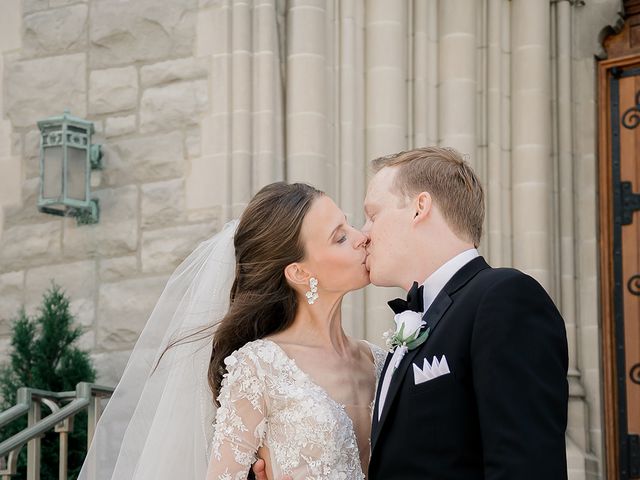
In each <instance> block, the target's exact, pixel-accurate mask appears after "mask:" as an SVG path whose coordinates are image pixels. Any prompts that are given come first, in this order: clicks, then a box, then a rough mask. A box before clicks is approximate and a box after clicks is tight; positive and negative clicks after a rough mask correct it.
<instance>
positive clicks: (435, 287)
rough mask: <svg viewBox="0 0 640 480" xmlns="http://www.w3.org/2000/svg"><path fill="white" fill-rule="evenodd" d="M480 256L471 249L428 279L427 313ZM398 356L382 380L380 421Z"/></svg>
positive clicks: (425, 296) (379, 407)
mask: <svg viewBox="0 0 640 480" xmlns="http://www.w3.org/2000/svg"><path fill="white" fill-rule="evenodd" d="M479 255H480V254H479V253H478V250H476V249H475V248H470V249H469V250H465V251H464V252H462V253H459V254H458V255H456V256H455V257H453V258H452V259H451V260H448V261H447V262H446V263H445V264H444V265H442V266H441V267H440V268H438V269H437V270H436V271H435V272H433V273H432V274H431V275H429V278H427V279H426V280H425V281H424V283H423V292H422V294H423V300H424V311H425V312H426V311H427V310H428V309H429V307H430V306H431V304H432V303H433V301H434V300H435V299H436V297H437V296H438V294H439V293H440V291H441V290H442V289H443V288H444V286H445V285H446V284H447V282H448V281H449V280H451V279H452V278H453V276H454V275H455V274H456V273H457V272H458V270H460V269H461V268H462V267H464V266H465V265H466V264H467V263H469V262H470V261H471V260H473V259H474V258H476V257H478V256H479ZM398 355H401V349H400V348H396V349H395V351H394V352H393V357H392V358H391V361H390V362H389V366H388V367H387V370H386V372H385V374H384V379H383V380H382V388H381V389H380V401H379V402H378V420H380V417H381V416H382V409H383V407H384V401H385V400H386V398H387V393H388V392H389V385H390V384H391V378H392V377H393V372H394V371H395V368H393V365H395V364H396V362H397V361H398V359H397V358H396V357H397V356H398Z"/></svg>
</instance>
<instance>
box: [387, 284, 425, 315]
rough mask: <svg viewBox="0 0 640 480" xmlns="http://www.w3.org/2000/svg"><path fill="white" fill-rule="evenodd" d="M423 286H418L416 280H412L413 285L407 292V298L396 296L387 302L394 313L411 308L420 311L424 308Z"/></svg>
mask: <svg viewBox="0 0 640 480" xmlns="http://www.w3.org/2000/svg"><path fill="white" fill-rule="evenodd" d="M422 291H423V287H422V285H421V286H418V282H413V285H412V286H411V288H410V289H409V292H408V293H407V299H406V300H405V299H404V298H396V299H394V300H390V301H389V302H387V303H388V304H389V306H390V307H391V310H393V313H395V314H396V315H397V314H398V313H402V312H404V311H405V310H412V311H414V312H422V310H423V309H424V303H423V302H424V297H423V294H422Z"/></svg>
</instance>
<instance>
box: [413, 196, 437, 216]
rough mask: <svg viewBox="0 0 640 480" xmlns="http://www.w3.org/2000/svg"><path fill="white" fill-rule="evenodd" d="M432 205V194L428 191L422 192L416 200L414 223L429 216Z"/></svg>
mask: <svg viewBox="0 0 640 480" xmlns="http://www.w3.org/2000/svg"><path fill="white" fill-rule="evenodd" d="M432 205H433V202H432V200H431V195H430V194H429V193H428V192H420V193H419V194H418V195H417V196H416V198H415V200H414V207H415V212H414V216H413V221H414V223H418V222H420V221H422V220H424V219H425V218H426V217H428V216H429V213H430V212H431V206H432Z"/></svg>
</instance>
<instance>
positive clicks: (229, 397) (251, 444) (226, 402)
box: [207, 346, 267, 480]
mask: <svg viewBox="0 0 640 480" xmlns="http://www.w3.org/2000/svg"><path fill="white" fill-rule="evenodd" d="M245 347H246V346H245ZM245 347H243V348H242V349H240V350H238V351H237V352H234V353H233V354H232V355H230V356H229V357H227V358H226V359H225V364H226V366H227V372H228V373H226V374H225V376H224V378H223V380H222V387H221V390H220V395H219V396H218V402H219V403H220V407H219V408H218V411H217V413H216V420H215V423H214V434H213V441H212V445H211V459H210V461H209V468H208V473H207V480H236V479H243V480H244V479H246V478H247V473H248V472H249V468H250V467H251V464H252V463H253V462H255V461H256V459H257V457H256V452H257V451H258V448H260V447H261V446H262V442H263V440H264V437H265V432H266V423H267V420H266V415H267V413H266V408H267V402H266V395H265V371H264V368H263V367H262V364H261V362H260V360H259V358H258V357H257V355H256V354H255V353H254V352H252V351H251V349H250V348H245Z"/></svg>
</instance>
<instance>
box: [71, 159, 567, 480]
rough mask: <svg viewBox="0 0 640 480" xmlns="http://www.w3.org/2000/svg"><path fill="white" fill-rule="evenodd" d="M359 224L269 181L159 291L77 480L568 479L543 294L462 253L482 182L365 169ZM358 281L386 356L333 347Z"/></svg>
mask: <svg viewBox="0 0 640 480" xmlns="http://www.w3.org/2000/svg"><path fill="white" fill-rule="evenodd" d="M372 167H373V171H374V175H373V177H372V179H371V181H370V183H369V186H368V189H367V194H366V198H365V200H364V211H365V216H366V223H365V225H364V227H363V228H362V230H358V229H357V228H354V227H353V226H351V225H350V224H349V223H348V222H347V219H346V216H345V215H344V213H343V212H342V211H341V210H340V208H339V207H338V206H337V205H336V204H335V203H334V202H333V200H332V199H331V198H329V197H328V196H327V195H325V194H324V193H323V192H321V191H319V190H317V189H315V188H314V187H312V186H310V185H306V184H301V183H295V184H287V183H274V184H271V185H268V186H266V187H264V188H263V189H262V190H260V191H259V192H258V193H257V194H256V195H255V197H253V199H252V200H251V201H250V202H249V204H248V205H247V207H246V209H245V211H244V213H243V214H242V215H241V217H240V219H239V220H238V221H234V222H230V223H228V224H227V225H226V226H225V227H224V228H223V229H222V231H221V232H220V233H218V234H216V235H215V236H214V237H213V238H211V239H210V240H208V241H206V242H203V243H202V244H201V245H200V246H199V247H198V248H197V249H196V250H195V251H194V252H193V253H192V254H191V255H190V256H189V257H188V258H187V259H186V260H185V262H183V264H182V265H180V267H178V269H177V270H176V272H175V273H174V274H173V275H172V276H171V278H170V279H169V281H168V283H167V286H166V288H165V290H164V292H163V293H162V296H161V297H160V300H159V301H158V304H157V305H156V307H155V309H154V311H153V313H152V314H151V317H150V319H149V321H148V322H147V325H146V326H145V329H144V330H143V332H142V334H141V336H140V339H139V340H138V342H137V344H136V346H135V348H134V350H133V353H132V355H131V357H130V360H129V363H128V365H127V367H126V369H125V372H124V375H123V377H122V380H121V381H120V383H119V384H118V386H117V388H116V391H115V392H114V396H113V397H112V399H111V400H110V401H109V403H108V405H107V407H106V409H105V411H104V413H103V415H102V417H101V419H100V421H99V423H98V427H97V430H96V433H95V436H94V438H93V442H92V446H91V448H90V451H89V454H88V456H87V459H86V460H85V464H84V466H83V469H82V472H81V474H80V477H79V478H80V479H82V480H84V479H88V480H97V479H100V480H102V479H118V480H121V479H129V478H131V479H137V480H165V479H198V480H200V479H202V480H205V479H206V480H239V479H242V480H244V479H246V478H247V476H253V475H255V476H256V478H257V479H259V480H266V479H269V480H281V479H286V478H289V479H295V480H297V479H300V480H302V479H305V480H306V479H315V480H323V479H326V480H333V479H336V480H338V479H339V480H354V479H365V478H368V479H370V480H394V479H403V480H406V479H431V480H448V479H451V480H457V479H461V480H462V479H464V480H472V479H487V480H499V479H500V480H502V479H505V480H506V479H509V480H514V479H517V480H526V479H536V480H539V479H553V480H561V479H566V478H567V463H566V453H565V429H566V425H567V404H568V384H567V366H568V353H567V338H566V332H565V327H564V321H563V319H562V317H561V316H560V313H559V312H558V310H557V309H556V307H555V306H554V304H553V302H552V300H551V299H550V298H549V296H548V295H547V293H546V292H545V290H544V289H543V288H542V286H540V284H539V283H538V282H537V281H536V280H534V279H533V278H531V277H530V276H528V275H526V274H524V273H522V272H520V271H518V270H515V269H511V268H492V267H490V266H489V265H488V264H487V262H486V261H485V260H484V259H483V258H482V257H481V256H480V255H479V253H478V251H477V247H478V246H479V244H480V239H481V236H482V228H483V223H484V212H485V208H484V195H483V189H482V186H481V184H480V182H479V180H478V178H477V176H476V174H475V173H474V172H473V170H472V169H471V167H470V166H469V165H468V164H467V163H466V162H465V161H464V160H463V158H462V157H461V155H460V154H459V153H458V152H456V151H455V150H453V149H449V148H440V147H425V148H418V149H415V150H411V151H407V152H401V153H398V154H394V155H389V156H386V157H382V158H378V159H375V160H373V162H372ZM370 282H371V283H373V284H375V285H379V286H385V287H401V288H403V289H404V290H406V291H407V292H408V294H407V298H406V299H396V300H393V301H391V302H389V305H390V307H391V310H389V325H390V327H392V328H391V330H390V331H389V332H388V333H387V334H386V343H387V348H386V349H385V350H383V349H382V348H380V347H378V346H377V345H374V344H372V343H369V342H367V341H365V340H361V339H355V338H352V337H350V336H348V335H347V334H346V333H345V331H344V329H343V326H342V299H343V297H344V296H345V294H347V293H348V292H350V291H354V290H358V289H361V288H364V287H365V286H366V285H367V284H369V283H370Z"/></svg>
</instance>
